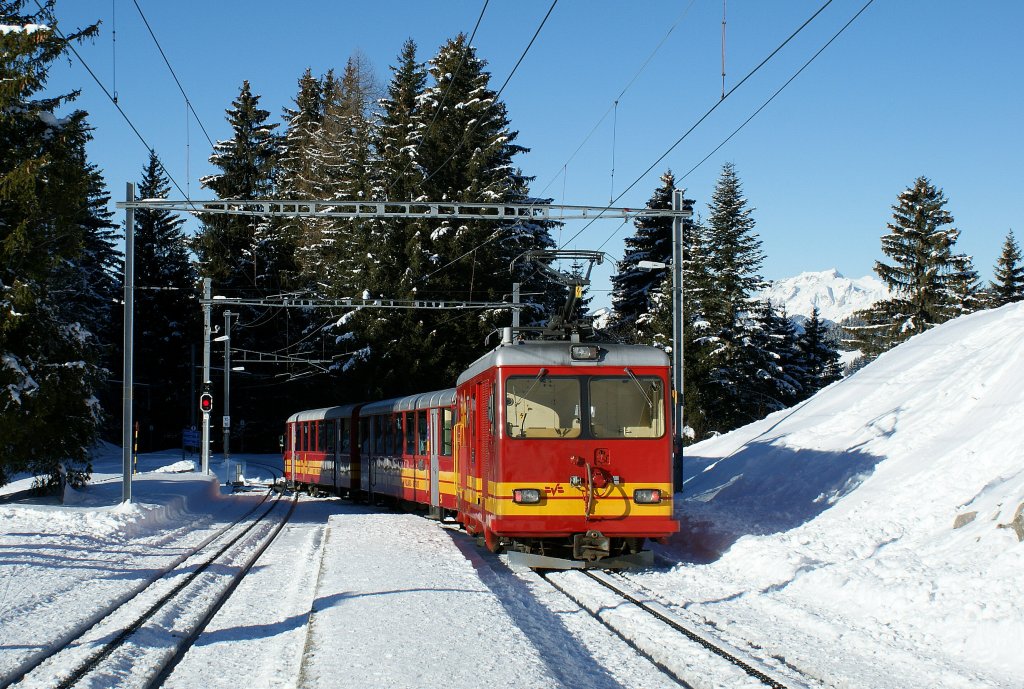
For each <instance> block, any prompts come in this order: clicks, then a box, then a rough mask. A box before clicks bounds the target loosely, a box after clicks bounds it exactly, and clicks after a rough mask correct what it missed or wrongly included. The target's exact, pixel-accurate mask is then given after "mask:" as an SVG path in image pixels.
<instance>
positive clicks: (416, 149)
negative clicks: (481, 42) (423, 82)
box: [388, 0, 490, 191]
mask: <svg viewBox="0 0 1024 689" xmlns="http://www.w3.org/2000/svg"><path fill="white" fill-rule="evenodd" d="M488 4H490V0H484V6H483V7H481V8H480V15H479V16H478V17H477V18H476V24H474V25H473V31H472V32H471V33H470V34H469V39H468V40H467V41H466V45H465V48H464V49H463V51H462V59H461V60H460V61H459V66H458V67H457V68H456V69H455V71H454V72H453V73H452V78H451V79H449V80H448V85H447V86H446V87H445V90H444V92H443V93H442V94H441V100H439V101H438V103H437V108H436V109H435V110H434V117H433V119H431V120H430V124H428V125H427V128H426V129H425V130H424V135H423V136H422V137H420V140H419V141H417V142H416V146H415V147H414V148H413V150H412V154H411V155H410V156H409V162H408V164H407V165H406V166H405V169H404V170H402V172H400V173H399V174H398V175H397V176H396V177H395V178H394V179H393V180H392V181H391V184H389V185H388V191H391V188H392V187H394V186H395V185H396V184H398V180H399V179H401V178H402V177H404V176H405V173H406V172H408V171H409V168H410V167H412V161H413V160H415V159H416V154H417V153H418V152H419V150H420V146H421V145H422V144H423V139H424V138H426V135H427V134H429V133H430V130H431V129H433V128H434V123H435V122H437V118H438V116H439V115H440V114H441V106H442V105H443V104H444V102H445V100H446V99H447V98H448V93H449V92H450V91H451V90H452V86H453V85H454V84H455V77H457V76H458V74H459V72H460V71H462V66H463V65H465V64H466V57H468V56H469V51H470V49H471V47H472V45H473V39H474V38H475V37H476V32H477V29H479V28H480V23H481V22H482V21H483V19H484V12H486V11H487V5H488Z"/></svg>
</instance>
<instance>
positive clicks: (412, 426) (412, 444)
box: [405, 411, 418, 455]
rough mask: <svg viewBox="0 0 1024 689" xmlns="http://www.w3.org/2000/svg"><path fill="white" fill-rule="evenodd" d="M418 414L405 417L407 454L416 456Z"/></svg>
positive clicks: (410, 413) (409, 414)
mask: <svg viewBox="0 0 1024 689" xmlns="http://www.w3.org/2000/svg"><path fill="white" fill-rule="evenodd" d="M417 416H418V414H417V413H416V412H412V411H411V412H409V413H407V414H406V415H405V454H407V455H414V454H416V417H417Z"/></svg>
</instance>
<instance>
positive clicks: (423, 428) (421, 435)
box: [416, 410, 429, 455]
mask: <svg viewBox="0 0 1024 689" xmlns="http://www.w3.org/2000/svg"><path fill="white" fill-rule="evenodd" d="M428 415H429V412H427V411H426V410H424V411H419V412H416V428H417V433H416V438H417V440H416V445H417V447H416V454H419V455H425V454H427V445H428V441H427V416H428Z"/></svg>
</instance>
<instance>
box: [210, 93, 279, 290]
mask: <svg viewBox="0 0 1024 689" xmlns="http://www.w3.org/2000/svg"><path fill="white" fill-rule="evenodd" d="M259 100H260V97H259V96H257V95H254V94H253V93H252V90H251V89H250V87H249V82H248V81H245V82H243V84H242V89H241V91H240V93H239V95H238V98H236V99H235V100H234V102H233V103H232V108H231V109H230V110H228V111H227V115H228V122H229V123H230V124H231V129H232V132H233V136H232V138H231V139H228V140H226V141H218V142H217V144H216V145H215V146H214V151H213V154H212V155H211V156H210V162H211V163H213V165H214V166H216V167H217V168H219V169H220V173H219V174H215V175H208V176H206V177H203V178H202V179H201V180H200V183H201V184H202V185H203V186H204V187H206V188H208V189H210V190H212V191H213V192H214V193H215V194H217V196H218V198H221V199H235V200H254V199H261V198H268V197H270V196H271V194H272V190H273V182H274V168H275V165H276V164H277V153H278V140H277V137H276V135H275V134H274V131H273V130H274V129H275V128H276V127H277V125H276V124H268V123H267V118H268V117H269V116H270V113H269V112H268V111H266V110H263V109H261V108H260V107H259ZM273 229H274V228H273V226H272V225H271V224H270V223H268V221H267V220H266V219H265V218H261V217H250V216H238V215H207V216H205V217H204V218H203V228H202V232H201V233H200V235H199V236H198V237H197V238H196V239H197V241H196V251H197V253H198V254H199V261H200V272H201V273H202V275H203V277H211V278H213V279H214V281H215V282H216V284H217V286H218V288H219V290H220V292H221V293H229V294H236V295H237V293H238V291H239V290H245V289H250V290H251V289H253V288H255V287H257V286H259V287H265V288H267V289H275V288H276V287H278V286H279V285H280V284H281V282H282V277H281V273H283V272H286V271H287V270H288V268H289V267H282V266H278V265H274V264H267V263H264V262H263V261H262V259H263V258H264V257H267V256H270V257H275V256H276V255H277V254H279V253H281V254H286V253H287V252H277V251H274V250H273V244H274V241H275V239H276V237H274V236H268V235H269V234H270V233H271V231H272V230H273Z"/></svg>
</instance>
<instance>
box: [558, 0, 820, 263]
mask: <svg viewBox="0 0 1024 689" xmlns="http://www.w3.org/2000/svg"><path fill="white" fill-rule="evenodd" d="M831 4H832V0H825V4H823V5H822V6H821V7H819V8H818V10H817V11H816V12H815V13H814V14H812V15H811V16H810V17H809V18H808V19H807V20H806V21H804V23H803V24H801V25H800V26H799V27H797V29H796V30H795V31H793V33H791V34H790V35H789V36H788V37H787V38H786V40H784V41H783V42H782V43H780V44H779V45H778V46H777V47H776V48H775V49H774V50H773V51H772V52H771V53H769V54H768V56H767V57H765V58H764V59H763V60H761V62H760V63H758V65H757V66H756V67H754V68H753V69H751V70H750V71H749V72H747V74H746V76H744V77H743V78H742V79H740V80H739V82H737V83H736V85H735V86H733V87H732V88H731V89H729V90H728V91H727V92H726V93H725V95H724V96H723V97H722V98H721V99H720V100H718V101H716V102H715V104H714V105H712V106H711V107H710V108H708V110H707V112H705V113H704V114H703V115H701V117H700V119H698V120H697V121H696V122H695V123H694V124H693V125H692V126H691V127H690V128H689V129H687V130H686V131H685V132H683V134H682V136H680V137H679V138H678V139H676V141H675V143H673V144H672V145H671V146H669V147H668V149H667V150H666V151H665V152H664V153H662V154H661V155H660V156H658V158H657V160H655V161H654V162H653V163H651V165H650V166H649V167H648V168H647V169H646V170H644V171H643V172H642V173H641V174H640V175H639V176H638V177H637V178H636V179H635V180H633V181H632V182H631V183H630V185H629V186H628V187H626V188H625V189H623V190H622V192H621V193H620V194H619V195H618V196H616V197H615V198H614V199H612V202H611V203H609V204H608V206H607V208H605V209H604V210H605V211H607V210H609V209H611V208H612V206H613V205H614V204H615V203H616V202H617V201H618V200H619V199H621V198H622V197H623V196H625V195H626V194H627V193H629V192H630V191H631V190H632V189H633V187H635V186H636V185H637V184H639V183H640V181H641V180H642V179H643V178H644V177H646V176H647V175H648V173H650V171H651V170H653V169H654V168H655V167H656V166H657V165H658V164H659V163H661V161H663V160H664V159H665V158H666V157H668V155H669V154H670V153H671V152H672V151H674V150H675V149H676V147H677V146H679V144H681V143H682V142H683V141H684V140H685V139H686V138H687V137H688V136H690V134H692V133H693V131H694V130H695V129H696V128H697V127H699V126H700V125H701V123H703V122H704V120H706V119H707V118H708V117H710V116H711V114H712V113H713V112H714V111H715V110H717V109H718V106H720V105H721V104H722V103H724V102H725V101H726V99H728V98H729V96H731V95H732V94H734V93H736V91H737V90H738V89H739V88H740V87H741V86H743V84H745V83H746V82H747V81H748V80H749V79H750V78H751V77H752V76H754V75H755V74H756V73H757V72H759V71H760V70H761V68H762V67H764V66H765V65H766V64H767V63H768V62H769V61H770V60H771V59H772V58H773V57H775V56H776V55H777V54H778V53H779V51H781V50H782V49H783V48H784V47H786V45H788V44H789V42H790V41H792V40H793V39H794V38H795V37H796V36H797V34H799V33H800V32H801V31H803V30H804V29H805V28H806V27H807V25H808V24H810V23H811V22H812V21H814V19H815V18H816V17H817V16H818V15H820V14H821V13H822V12H824V11H825V8H826V7H828V6H829V5H831ZM603 214H604V211H601V212H600V213H598V214H597V215H596V216H594V218H593V219H592V220H590V222H588V223H587V224H586V225H584V226H583V227H582V228H580V229H579V231H577V232H576V234H574V235H573V236H572V237H570V238H569V239H568V240H567V241H566V242H565V243H566V244H568V243H569V242H572V241H573V240H574V239H576V238H577V237H579V236H580V235H581V234H583V232H584V231H586V230H587V228H589V227H590V226H591V225H593V224H594V223H595V222H596V221H597V220H598V218H600V217H601V216H602V215H603Z"/></svg>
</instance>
